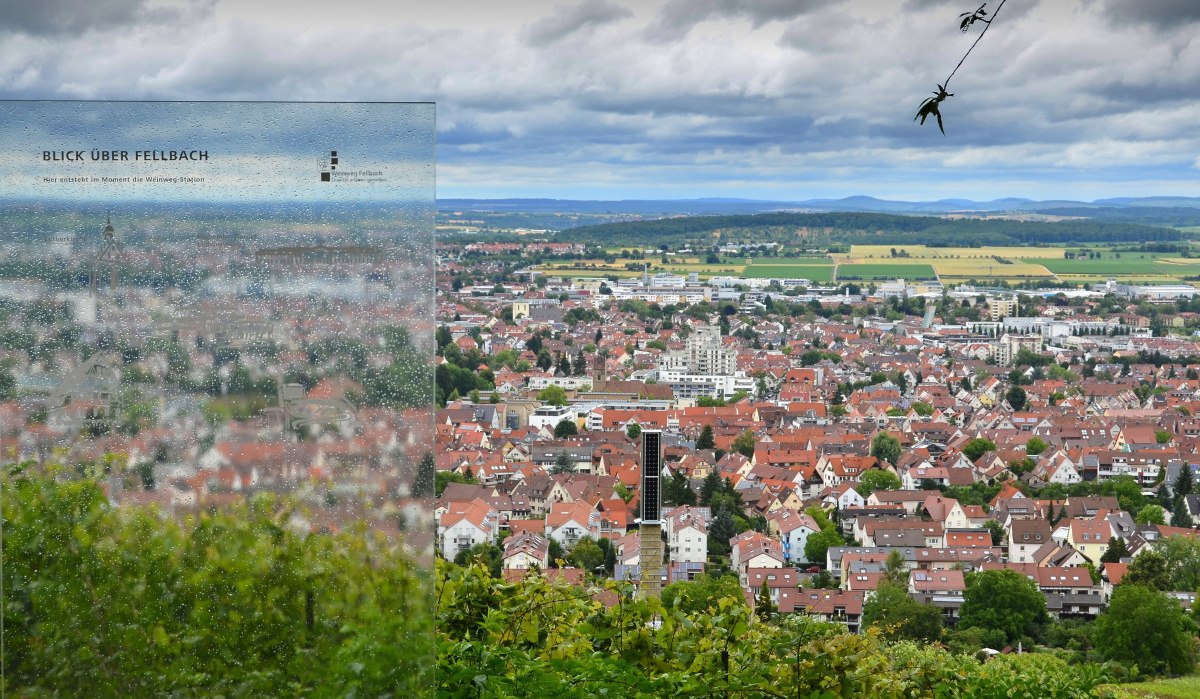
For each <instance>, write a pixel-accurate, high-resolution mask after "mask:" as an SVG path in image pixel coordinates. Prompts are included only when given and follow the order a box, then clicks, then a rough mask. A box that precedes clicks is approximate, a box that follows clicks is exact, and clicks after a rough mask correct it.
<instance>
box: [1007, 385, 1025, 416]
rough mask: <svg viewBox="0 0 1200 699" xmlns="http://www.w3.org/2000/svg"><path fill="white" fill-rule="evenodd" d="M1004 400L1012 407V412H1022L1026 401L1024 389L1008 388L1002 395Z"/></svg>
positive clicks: (1018, 387)
mask: <svg viewBox="0 0 1200 699" xmlns="http://www.w3.org/2000/svg"><path fill="white" fill-rule="evenodd" d="M1004 400H1005V401H1006V402H1007V403H1008V404H1009V405H1010V406H1012V409H1013V410H1014V411H1016V412H1020V411H1021V410H1024V409H1025V401H1026V396H1025V389H1023V388H1021V387H1020V386H1013V387H1011V388H1009V389H1008V391H1007V392H1006V393H1005V394H1004Z"/></svg>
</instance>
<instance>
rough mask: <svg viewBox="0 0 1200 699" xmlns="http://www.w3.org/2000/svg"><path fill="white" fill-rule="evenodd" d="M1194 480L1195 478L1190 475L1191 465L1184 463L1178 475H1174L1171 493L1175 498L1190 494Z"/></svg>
mask: <svg viewBox="0 0 1200 699" xmlns="http://www.w3.org/2000/svg"><path fill="white" fill-rule="evenodd" d="M1194 481H1195V479H1194V477H1193V476H1192V469H1191V467H1189V466H1188V465H1186V464H1185V465H1183V466H1182V467H1180V469H1179V475H1178V476H1176V477H1175V482H1174V483H1173V484H1172V487H1171V490H1172V494H1173V495H1174V496H1175V497H1176V498H1181V497H1183V496H1184V495H1191V494H1192V487H1193V485H1194Z"/></svg>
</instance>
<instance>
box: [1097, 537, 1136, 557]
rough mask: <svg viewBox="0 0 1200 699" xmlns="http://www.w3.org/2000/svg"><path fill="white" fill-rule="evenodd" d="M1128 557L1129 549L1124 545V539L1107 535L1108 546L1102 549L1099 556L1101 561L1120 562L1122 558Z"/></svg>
mask: <svg viewBox="0 0 1200 699" xmlns="http://www.w3.org/2000/svg"><path fill="white" fill-rule="evenodd" d="M1128 557H1129V549H1128V548H1127V547H1126V546H1125V540H1124V539H1118V538H1117V537H1115V536H1113V537H1109V539H1108V548H1106V549H1104V555H1103V556H1101V557H1100V562H1101V563H1120V562H1121V559H1122V558H1128Z"/></svg>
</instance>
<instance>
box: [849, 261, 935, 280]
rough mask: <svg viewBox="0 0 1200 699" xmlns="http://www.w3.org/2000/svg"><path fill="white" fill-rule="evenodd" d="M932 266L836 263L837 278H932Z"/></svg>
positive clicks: (933, 275)
mask: <svg viewBox="0 0 1200 699" xmlns="http://www.w3.org/2000/svg"><path fill="white" fill-rule="evenodd" d="M936 276H937V275H935V274H934V272H933V266H932V265H928V264H914V263H880V264H843V265H838V268H837V278H838V279H862V280H872V279H884V280H886V279H933V278H935V277H936Z"/></svg>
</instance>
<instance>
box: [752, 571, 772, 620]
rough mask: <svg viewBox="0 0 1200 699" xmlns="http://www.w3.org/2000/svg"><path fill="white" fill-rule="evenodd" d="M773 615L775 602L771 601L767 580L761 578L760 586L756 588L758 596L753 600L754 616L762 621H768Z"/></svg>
mask: <svg viewBox="0 0 1200 699" xmlns="http://www.w3.org/2000/svg"><path fill="white" fill-rule="evenodd" d="M774 615H775V604H774V602H772V601H771V590H770V589H769V588H768V587H767V581H766V580H763V584H762V587H760V588H759V589H758V598H757V599H755V601H754V616H756V617H758V618H759V619H761V620H763V621H770V620H771V617H773V616H774Z"/></svg>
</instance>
